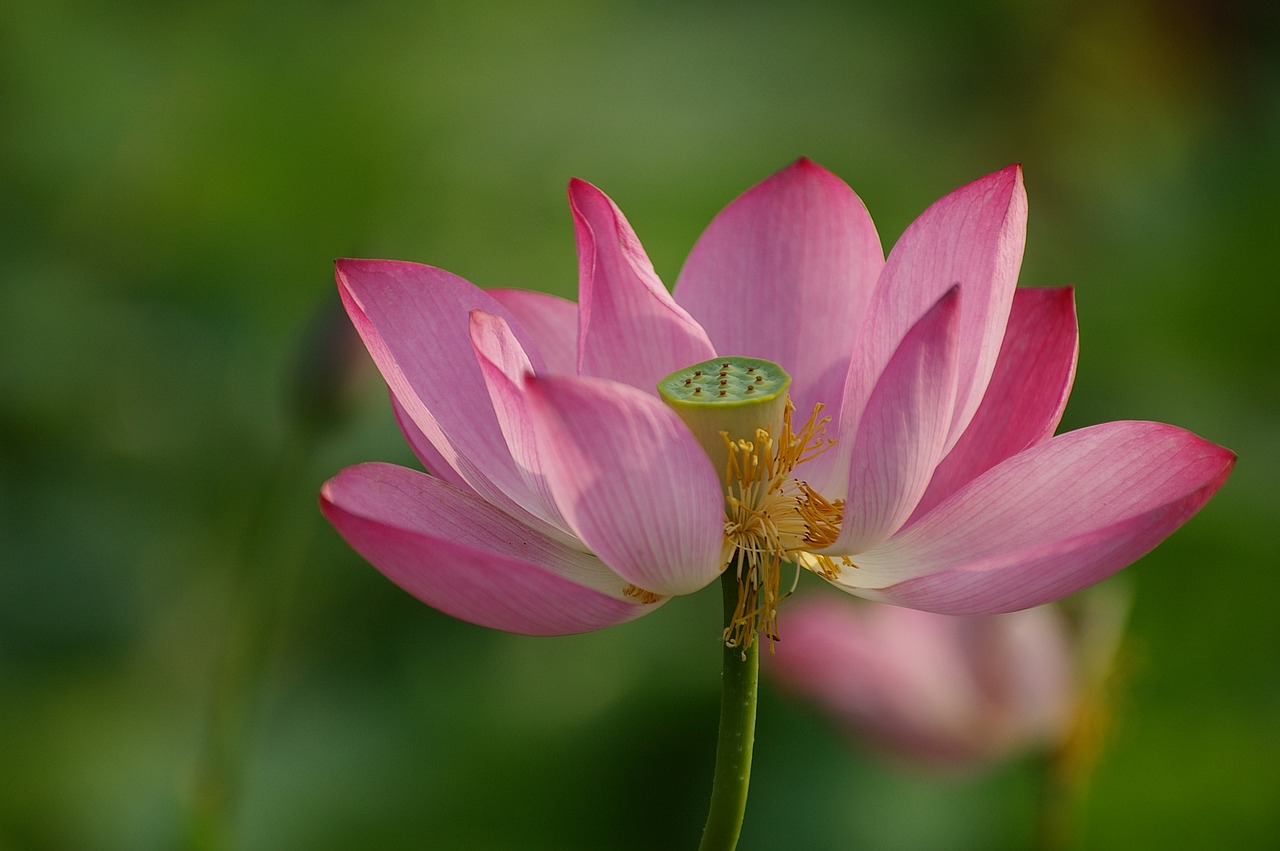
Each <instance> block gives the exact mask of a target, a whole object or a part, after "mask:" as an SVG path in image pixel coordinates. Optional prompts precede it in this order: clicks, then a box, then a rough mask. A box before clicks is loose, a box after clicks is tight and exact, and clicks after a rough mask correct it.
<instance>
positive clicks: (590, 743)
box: [0, 0, 1280, 851]
mask: <svg viewBox="0 0 1280 851" xmlns="http://www.w3.org/2000/svg"><path fill="white" fill-rule="evenodd" d="M1275 8H1276V7H1275V6H1274V4H1272V3H1270V2H1266V0H1214V2H1210V0H1115V2H1109V0H1085V2H1066V1H1065V0H1032V1H1031V2H1019V1H1018V0H1004V1H1003V2H1001V0H985V1H984V2H977V3H970V4H951V3H947V2H941V0H937V2H924V1H923V0H922V1H921V2H913V0H906V2H900V3H887V2H886V3H871V2H852V3H837V2H830V3H823V2H810V0H799V2H792V3H787V4H769V3H763V2H759V3H728V2H679V3H677V2H647V3H642V2H622V0H553V2H549V3H545V4H524V3H519V2H508V3H491V2H476V3H469V4H461V3H436V2H425V3H403V2H389V0H372V2H356V0H348V1H347V2H344V0H329V2H302V0H283V2H278V3H257V2H245V0H223V2H219V3H216V4H212V3H209V4H172V3H161V2H146V1H145V0H115V1H114V2H93V0H43V2H40V3H19V2H9V3H4V4H2V5H0V293H2V294H3V299H2V302H0V304H2V305H3V306H2V308H0V440H3V451H2V453H0V565H2V566H0V848H3V849H6V851H7V849H143V848H157V849H159V848H184V847H187V848H237V849H279V848H309V849H347V848H350V849H355V848H381V849H411V848H412V849H418V848H431V849H521V848H584V849H586V848H590V849H596V848H601V849H609V848H618V849H649V848H667V847H671V848H676V847H693V845H694V844H695V841H696V837H697V835H698V832H699V830H700V827H701V822H702V818H703V815H704V812H705V809H704V808H705V802H706V795H707V792H708V786H709V781H710V773H711V766H712V756H713V750H714V727H715V721H716V713H717V705H718V699H719V695H718V691H717V689H718V660H719V649H718V647H717V645H716V642H715V640H714V634H715V632H716V630H717V629H718V617H719V600H718V595H717V591H716V589H715V588H710V589H708V590H707V591H706V592H704V593H703V594H701V595H698V596H696V597H693V598H689V599H683V600H679V601H676V602H675V603H673V604H672V605H669V606H666V607H664V608H663V609H662V610H660V611H659V612H658V613H656V614H655V615H653V616H651V617H649V618H646V619H643V620H642V621H640V622H637V623H633V624H630V625H627V626H624V627H621V628H617V629H614V630H610V631H607V632H604V633H598V634H594V635H586V636H577V637H571V638H563V639H530V638H520V637H514V636H507V635H503V634H499V633H494V632H489V631H486V630H482V629H479V628H476V627H472V626H469V625H467V624H463V623H459V622H456V621H453V620H451V619H450V618H448V617H446V616H443V615H441V614H439V613H436V612H434V611H431V610H429V609H427V608H425V607H424V606H421V605H420V604H418V603H416V602H415V601H414V600H412V599H411V598H410V597H409V596H408V595H406V594H404V593H403V592H401V591H399V590H397V589H396V588H395V587H393V586H392V585H391V584H390V583H389V582H387V581H386V580H385V579H383V578H382V577H381V575H380V574H378V573H377V572H376V571H375V570H374V569H373V568H371V567H369V566H368V565H366V564H365V563H363V562H362V561H361V560H360V559H359V558H358V557H357V556H355V555H354V554H353V553H352V552H351V551H349V549H348V548H347V547H346V546H345V545H344V544H343V543H342V542H341V541H340V539H339V538H338V537H337V535H336V534H335V533H334V532H333V531H332V530H331V529H330V528H328V526H327V525H326V524H325V523H324V522H323V520H322V519H321V518H320V516H319V513H318V511H317V509H316V496H315V495H316V489H317V488H318V486H319V485H320V483H321V482H322V481H323V480H324V479H325V478H326V477H328V476H329V475H332V474H333V473H334V472H335V471H337V470H338V469H340V468H341V467H342V466H344V465H346V464H350V463H355V462H358V461H362V460H370V459H382V460H390V461H397V462H401V463H405V464H412V463H413V461H412V458H411V456H410V454H409V452H408V450H407V449H406V447H405V446H404V445H403V443H402V441H401V440H400V438H399V436H398V434H397V432H396V429H395V426H394V424H393V421H392V417H391V414H390V412H389V409H388V406H387V403H386V398H385V394H384V391H383V390H382V388H381V387H380V385H379V383H378V380H377V378H376V375H375V374H374V373H373V372H372V370H371V368H370V366H369V365H368V363H367V362H366V360H365V359H364V356H363V354H362V353H361V352H359V351H355V352H352V351H350V350H347V349H345V348H344V342H343V341H344V340H345V339H346V338H344V337H343V336H342V334H341V328H342V326H341V324H337V325H335V324H333V323H332V322H330V321H328V320H326V318H325V317H326V316H328V317H330V318H331V317H332V311H333V308H334V301H335V298H334V287H333V282H332V266H331V264H332V260H333V259H334V258H335V257H339V256H352V255H353V256H381V257H392V258H399V259H412V260H419V261H423V262H429V263H432V264H434V265H439V266H443V267H445V268H448V269H450V270H452V271H454V272H457V273H459V274H461V275H463V276H465V277H467V278H468V279H469V280H471V281H473V282H475V283H477V284H479V285H481V286H506V287H511V286H514V287H527V288H538V289H544V290H547V291H551V292H555V293H560V294H564V295H570V296H572V295H573V294H574V291H575V287H576V260H575V256H574V250H573V239H572V230H571V223H570V217H569V214H568V210H567V204H566V202H565V198H564V186H565V183H566V181H567V179H568V178H569V177H570V176H574V175H576V176H580V177H583V178H586V179H588V180H591V181H592V182H594V183H596V184H597V185H599V186H601V187H602V188H604V189H605V190H606V191H607V192H609V193H610V195H611V196H612V197H613V198H614V199H615V200H616V201H617V202H618V203H619V204H620V205H621V206H622V208H623V209H624V210H625V211H626V212H627V214H628V216H629V217H630V219H631V222H632V224H633V225H634V226H635V228H636V230H637V231H638V233H639V235H640V237H641V239H642V240H643V241H644V243H645V245H646V247H647V249H648V251H649V253H650V256H651V257H652V259H653V260H654V263H655V265H656V267H657V269H658V271H659V273H660V274H661V275H662V276H663V278H664V279H665V280H666V281H668V282H671V281H674V279H675V276H676V273H677V271H678V270H679V267H680V263H681V262H682V259H683V257H684V256H685V254H686V253H687V251H688V249H689V248H690V246H691V245H692V244H693V242H694V240H695V239H696V238H697V236H698V234H699V233H700V232H701V229H702V228H703V227H704V226H705V224H706V223H707V222H708V221H709V220H710V218H711V217H712V216H713V215H714V213H715V212H716V211H717V210H718V209H720V207H722V206H723V205H724V204H725V203H727V202H728V201H729V200H730V199H732V198H733V197H734V196H735V195H737V194H738V193H739V192H741V191H742V190H743V189H745V188H746V187H747V186H749V185H751V184H753V183H755V182H756V181H758V180H760V179H762V178H764V177H765V176H767V175H768V174H770V173H772V172H773V171H774V170H776V169H778V168H780V167H782V166H784V165H785V164H787V163H788V162H790V161H791V160H793V159H794V158H795V157H797V156H799V155H807V156H809V157H811V158H813V159H815V160H817V161H818V162H820V163H822V164H824V165H825V166H827V167H828V168H830V169H832V170H834V171H835V172H836V173H838V174H840V175H841V176H842V177H844V178H845V179H846V180H847V181H848V182H849V183H850V184H851V185H852V186H854V188H855V189H856V190H857V191H858V192H859V194H860V195H861V197H862V198H863V200H864V201H865V202H866V204H867V205H868V207H869V208H870V210H871V212H872V215H873V216H874V217H875V219H876V222H877V225H878V227H879V229H880V233H881V238H882V240H883V242H884V244H885V245H886V247H888V246H890V245H892V243H893V241H894V240H895V239H896V237H897V236H898V234H899V233H900V232H901V231H902V229H903V228H904V227H905V226H906V225H907V224H908V223H909V222H910V221H911V219H912V218H913V217H914V216H915V215H916V214H917V213H919V212H920V211H921V210H922V209H923V208H924V207H925V206H927V205H928V204H929V203H931V202H932V201H933V200H935V199H936V198H938V197H940V196H941V195H942V194H944V193H945V192H947V191H949V190H951V189H953V188H955V187H956V186H959V185H960V184H962V183H965V182H967V181H969V180H971V179H974V178H976V177H978V176H980V175H983V174H986V173H988V172H990V171H993V170H995V169H997V168H999V167H1001V166H1003V165H1005V164H1007V163H1009V162H1013V161H1021V162H1022V163H1023V164H1024V166H1025V170H1026V180H1027V186H1028V191H1029V194H1030V203H1031V207H1030V210H1031V212H1030V230H1029V237H1028V245H1027V253H1026V260H1025V263H1024V266H1023V272H1022V281H1023V283H1024V284H1031V285H1049V284H1062V283H1074V284H1075V285H1076V286H1077V288H1078V289H1077V300H1078V307H1079V315H1080V323H1081V328H1082V333H1081V340H1082V352H1081V357H1080V368H1079V373H1078V378H1077V381H1076V389H1075V393H1074V396H1073V399H1072V402H1071V406H1070V407H1069V409H1068V411H1067V417H1066V421H1065V422H1064V428H1068V427H1077V426H1081V425H1085V424H1089V423H1094V422H1100V421H1104V420H1109V419H1126V418H1134V419H1155V420H1163V421H1167V422H1172V423H1176V424H1179V425H1182V426H1185V427H1187V428H1190V429H1192V430H1194V431H1196V432H1198V433H1200V434H1202V435H1204V436H1206V437H1208V438H1210V439H1212V440H1214V441H1216V442H1219V443H1222V444H1225V445H1227V446H1230V447H1231V448H1233V449H1235V450H1236V451H1237V452H1238V453H1239V454H1240V457H1241V460H1240V463H1239V466H1238V468H1237V470H1236V472H1235V474H1234V476H1233V477H1232V478H1231V480H1230V481H1228V483H1227V485H1226V486H1225V487H1224V488H1223V490H1222V491H1221V493H1220V494H1219V495H1218V496H1217V497H1216V498H1215V499H1214V500H1213V501H1212V502H1211V503H1210V504H1209V506H1208V507H1207V508H1206V509H1205V510H1204V512H1203V513H1202V514H1201V515H1200V516H1198V517H1196V518H1195V519H1194V520H1193V521H1192V522H1191V523H1190V524H1189V525H1188V526H1187V527H1186V528H1185V529H1183V530H1182V531H1180V532H1178V533H1177V534H1176V535H1175V536H1174V537H1173V538H1172V539H1171V540H1169V541H1168V542H1167V543H1165V544H1164V545H1163V546H1161V547H1160V548H1159V549H1157V550H1156V551H1155V552H1154V553H1153V554H1152V555H1150V556H1148V557H1147V558H1146V559H1144V560H1143V561H1142V562H1141V563H1140V564H1138V565H1137V566H1135V567H1133V568H1132V569H1130V570H1129V571H1127V573H1126V575H1127V577H1128V579H1129V581H1130V583H1131V586H1132V588H1133V590H1134V594H1135V605H1134V610H1133V615H1132V621H1131V629H1130V633H1129V638H1128V644H1127V645H1126V648H1127V649H1126V659H1127V660H1128V661H1127V662H1126V664H1125V669H1124V677H1123V683H1122V688H1121V689H1120V694H1119V697H1118V699H1117V701H1116V703H1115V711H1114V713H1113V716H1114V717H1113V719H1112V721H1113V723H1112V725H1111V731H1110V734H1109V736H1108V739H1107V747H1106V749H1105V751H1104V752H1103V754H1102V756H1101V759H1100V762H1099V764H1098V766H1097V770H1096V773H1095V775H1094V778H1093V782H1092V785H1091V786H1090V788H1089V792H1088V796H1087V798H1086V799H1085V801H1084V802H1083V805H1082V807H1081V809H1080V813H1079V819H1078V822H1077V838H1076V839H1077V844H1078V846H1079V847H1082V848H1084V847H1087V848H1123V849H1131V848H1161V847H1178V848H1223V847H1231V848H1271V847H1277V846H1276V844H1275V843H1276V842H1277V839H1278V838H1280V617H1277V615H1276V609H1277V605H1276V598H1277V572H1276V568H1277V566H1278V565H1277V558H1276V547H1275V530H1276V518H1277V517H1278V516H1280V496H1278V489H1277V487H1276V482H1277V481H1280V441H1278V439H1280V425H1278V423H1280V404H1277V388H1280V369H1278V368H1277V365H1278V363H1280V342H1278V339H1280V338H1278V337H1277V334H1276V330H1275V323H1276V316H1277V315H1280V294H1278V293H1280V288H1278V287H1277V269H1280V238H1278V237H1277V233H1278V232H1280V205H1278V204H1277V197H1280V196H1278V194H1277V193H1278V190H1280V61H1278V59H1280V40H1278V38H1280V36H1278V27H1277V14H1276V12H1275ZM326 323H327V324H326ZM300 365H301V368H300ZM783 616H784V626H785V610H784V612H783ZM1033 773H1034V772H1033V768H1032V767H1031V764H1030V761H1023V762H1015V763H1011V764H1007V765H1002V766H997V767H995V768H993V769H991V770H990V771H987V772H984V773H979V774H976V775H972V776H966V777H962V778H954V777H936V776H928V775H919V774H916V773H913V772H912V771H910V770H908V769H906V768H904V767H903V766H900V765H890V764H886V763H884V762H881V761H878V760H876V759H874V758H873V757H872V756H871V755H870V754H868V753H867V752H865V751H863V750H860V749H859V748H858V747H856V746H853V745H851V744H850V743H848V742H847V741H846V740H844V739H842V738H840V737H838V736H836V735H835V734H833V732H832V731H830V730H829V729H828V728H827V727H826V726H825V725H824V724H823V722H822V721H821V720H819V719H818V718H817V717H816V716H815V715H814V714H813V713H812V712H811V711H809V710H808V709H807V708H805V707H802V706H798V705H796V704H795V703H794V702H792V701H790V700H787V699H785V698H784V697H782V696H779V695H777V694H776V693H774V692H773V691H770V690H766V691H765V693H764V695H763V697H762V706H761V715H760V722H759V745H758V748H757V753H756V772H755V777H754V782H753V786H752V799H751V803H750V807H749V812H748V816H747V821H746V832H745V838H744V841H743V843H742V848H744V849H775V848H812V849H837V848H839V849H844V848H853V847H860V848H869V849H914V848H931V849H951V848H956V849H959V848H1020V847H1026V846H1027V845H1028V844H1029V843H1030V841H1031V836H1032V833H1033V828H1032V825H1033V822H1034V811H1035V791H1034V788H1035V785H1034V776H1033Z"/></svg>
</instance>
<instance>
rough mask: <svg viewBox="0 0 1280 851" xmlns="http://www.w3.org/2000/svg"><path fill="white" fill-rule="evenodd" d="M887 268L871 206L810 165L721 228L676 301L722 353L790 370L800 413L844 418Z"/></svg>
mask: <svg viewBox="0 0 1280 851" xmlns="http://www.w3.org/2000/svg"><path fill="white" fill-rule="evenodd" d="M883 266H884V251H883V250H882V249H881V247H880V238H879V236H878V235H877V234H876V229H875V225H874V224H872V222H871V217H870V216H869V215H868V214H867V210H866V207H864V206H863V204H862V201H861V200H860V199H859V198H858V196H857V195H855V194H854V192H853V190H852V189H850V188H849V187H848V186H847V185H846V184H845V183H844V181H842V180H841V179H840V178H838V177H836V176H835V175H834V174H832V173H831V172H829V171H827V170H826V169H824V168H822V167H821V166H819V165H815V164H814V163H813V162H810V161H809V160H807V159H801V160H798V161H797V162H795V163H793V164H792V165H790V166H788V167H787V168H785V169H783V170H782V171H780V172H778V173H777V174H775V175H773V176H772V177H770V178H768V179H767V180H765V181H764V182H763V183H760V184H758V185H756V186H755V187H753V188H751V189H749V190H747V191H746V192H745V193H743V194H742V195H741V196H739V197H738V198H737V199H736V200H735V201H733V203H731V204H729V206H728V207H726V208H725V209H724V210H722V211H721V212H720V214H719V215H718V216H716V217H715V219H713V220H712V222H711V224H710V225H709V226H708V227H707V229H706V231H705V232H704V233H703V234H702V236H701V238H699V239H698V243H697V244H696V245H695V246H694V247H693V251H692V253H691V254H690V255H689V259H688V260H687V261H686V262H685V265H684V268H683V269H682V270H681V271H680V277H679V279H678V280H677V282H676V287H675V295H676V300H677V301H678V302H680V304H681V305H683V306H684V307H685V308H686V309H687V310H688V311H689V313H690V314H692V315H693V316H694V317H695V318H696V319H697V320H698V321H699V322H700V323H701V324H702V327H703V328H705V329H706V330H707V334H708V335H709V336H710V338H711V341H712V343H714V344H715V347H716V351H718V352H721V353H724V354H731V355H750V356H752V357H760V358H767V359H768V360H771V361H774V362H775V363H778V364H781V365H782V367H783V368H784V369H785V370H787V372H788V373H790V375H791V376H792V379H793V383H792V385H791V396H792V399H793V401H794V402H795V404H796V409H797V410H798V411H799V412H801V413H802V414H804V415H806V416H807V415H808V413H809V412H810V411H812V410H813V406H814V404H815V403H816V402H822V403H824V404H825V405H826V406H827V408H828V411H829V412H831V413H838V412H839V407H838V406H839V403H840V395H841V393H842V392H843V386H844V377H845V373H846V372H847V371H848V364H849V356H850V354H851V353H852V352H853V343H854V338H855V336H856V334H857V331H858V328H859V326H860V325H861V323H862V319H863V316H864V314H865V313H866V310H867V305H868V303H869V302H870V300H871V294H872V292H873V290H874V289H875V283H876V278H877V276H878V275H879V274H880V270H881V268H882V267H883Z"/></svg>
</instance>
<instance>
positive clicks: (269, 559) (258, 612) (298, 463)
mask: <svg viewBox="0 0 1280 851" xmlns="http://www.w3.org/2000/svg"><path fill="white" fill-rule="evenodd" d="M313 445H314V435H312V434H311V433H310V431H309V430H308V429H306V428H298V427H296V426H295V427H293V428H291V429H289V430H288V431H287V432H286V434H285V436H284V444H283V446H282V448H281V449H280V451H279V452H278V454H277V456H276V459H275V461H274V464H273V469H271V470H270V472H269V473H268V474H267V476H266V477H265V484H264V486H263V487H262V489H261V491H259V493H258V495H257V498H256V500H255V502H254V504H253V505H252V506H251V507H250V512H249V516H248V521H247V523H246V526H245V528H244V533H243V537H242V538H241V540H240V543H239V546H238V548H237V558H236V564H235V565H234V568H233V571H232V576H231V588H230V593H229V602H230V608H229V611H228V613H227V628H226V632H225V634H224V645H223V650H222V660H221V665H220V668H219V670H218V672H217V680H216V682H215V683H214V687H213V694H212V696H211V701H210V707H209V714H208V716H207V721H206V728H205V739H204V746H203V747H202V749H201V751H200V753H199V755H198V760H197V764H196V769H195V788H194V793H193V797H192V801H191V804H190V811H189V813H188V816H187V824H186V835H185V847H187V848H189V849H191V851H219V849H223V848H229V847H231V845H232V844H233V843H232V841H231V827H232V822H233V820H234V811H235V808H236V804H237V799H238V798H239V791H240V785H241V780H242V775H243V773H244V762H245V752H246V744H247V734H248V728H249V721H250V714H251V710H252V707H253V702H254V697H255V695H256V693H257V691H258V689H259V686H260V684H261V680H262V675H263V672H264V670H265V668H266V667H267V659H268V656H269V655H270V654H269V650H270V647H271V645H272V644H273V642H274V640H276V639H278V637H279V636H278V635H277V633H278V631H279V628H280V625H281V622H282V619H283V615H284V612H283V606H284V603H285V596H286V589H287V588H288V586H289V585H291V584H292V578H293V575H294V572H295V570H294V568H295V567H296V562H297V560H298V554H297V553H296V552H294V551H290V552H287V553H286V552H284V551H282V546H281V545H282V544H283V545H284V546H286V547H289V548H290V550H294V549H295V548H296V547H298V546H301V545H302V541H301V540H289V541H284V540H283V539H282V538H281V537H277V536H279V535H280V534H281V533H280V529H279V527H280V526H282V525H285V524H282V523H281V522H280V521H281V519H282V512H281V511H280V510H279V509H280V506H281V503H282V502H283V501H284V500H285V499H287V498H289V496H290V495H291V494H292V493H293V491H294V489H295V487H296V484H297V482H298V480H299V478H300V476H301V474H302V471H303V470H305V468H306V464H307V462H308V459H309V458H310V456H311V449H312V446H313ZM290 531H293V530H292V529H290ZM286 535H287V533H286Z"/></svg>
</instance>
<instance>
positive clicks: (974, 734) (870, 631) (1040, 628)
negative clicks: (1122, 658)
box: [768, 587, 1126, 769]
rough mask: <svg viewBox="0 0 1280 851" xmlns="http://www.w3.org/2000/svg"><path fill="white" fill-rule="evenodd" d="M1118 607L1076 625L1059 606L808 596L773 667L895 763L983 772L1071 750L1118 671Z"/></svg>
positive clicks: (795, 611)
mask: <svg viewBox="0 0 1280 851" xmlns="http://www.w3.org/2000/svg"><path fill="white" fill-rule="evenodd" d="M1097 590H1098V591H1103V590H1110V589H1107V588H1105V587H1104V588H1100V589H1097ZM1116 603H1117V601H1116V599H1115V598H1114V597H1113V596H1112V595H1104V596H1099V595H1097V594H1091V595H1090V596H1088V599H1086V600H1085V604H1086V608H1087V609H1092V610H1093V611H1086V612H1084V613H1083V614H1084V615H1085V617H1083V618H1081V619H1080V623H1078V624H1077V626H1076V628H1075V629H1072V628H1071V627H1070V625H1069V624H1068V622H1067V619H1066V618H1065V617H1064V616H1063V613H1062V612H1061V611H1059V609H1058V608H1057V607H1056V606H1052V605H1049V606H1038V607H1036V608H1032V609H1027V610H1025V611H1020V612H1012V613H1009V614H1002V615H987V616H978V617H949V616H947V615H936V614H932V613H930V612H920V611H914V610H912V609H905V608H900V607H897V606H878V605H873V604H866V605H848V604H842V601H838V600H834V599H830V598H827V599H817V598H813V599H806V600H801V601H799V602H797V603H796V604H795V605H794V606H791V607H790V608H789V609H788V611H787V636H786V640H785V641H782V642H780V643H779V644H778V645H777V646H776V652H775V653H774V654H772V655H771V656H769V658H768V661H769V663H770V664H769V665H768V671H769V673H770V674H771V675H772V677H773V679H774V680H775V681H776V682H778V683H779V684H780V685H782V686H783V687H784V688H785V689H786V690H788V691H790V692H791V693H792V694H794V695H795V696H797V697H800V698H802V699H804V700H806V701H808V702H810V703H812V704H814V705H815V706H816V707H817V708H819V709H820V710H821V711H822V713H823V714H824V715H826V716H828V717H829V718H830V719H831V720H832V721H834V722H835V723H836V725H837V726H838V727H839V728H840V729H841V730H842V731H843V732H846V733H849V734H851V735H853V736H854V737H856V738H859V739H861V740H863V741H865V742H867V743H868V744H870V745H872V746H873V747H875V748H876V749H877V750H879V751H881V752H882V753H885V754H886V755H889V756H892V757H895V758H897V759H900V760H903V761H905V762H907V763H910V764H915V765H923V766H926V767H931V768H932V767H946V768H950V769H961V768H978V767H981V766H983V765H987V764H990V763H992V762H995V761H998V760H1000V759H1004V758H1007V757H1011V756H1014V755H1016V754H1017V753H1018V752H1021V751H1028V750H1033V749H1042V750H1052V749H1056V748H1059V747H1063V746H1064V745H1065V743H1066V740H1067V738H1068V736H1069V735H1070V734H1071V733H1072V728H1073V725H1074V724H1076V723H1079V722H1080V721H1081V720H1082V719H1081V718H1079V717H1077V716H1078V714H1079V713H1085V712H1088V711H1089V707H1090V705H1091V704H1092V702H1093V701H1095V700H1097V692H1098V691H1099V690H1100V688H1101V685H1102V682H1101V681H1102V680H1103V679H1105V676H1106V674H1107V672H1109V671H1110V668H1111V665H1112V663H1113V657H1114V655H1115V651H1116V647H1117V645H1118V643H1119V635H1120V629H1119V625H1120V622H1121V621H1122V620H1123V616H1124V611H1123V610H1124V609H1125V608H1126V606H1125V605H1124V603H1123V601H1121V602H1120V604H1119V605H1116ZM1100 610H1101V611H1100ZM1099 615H1101V617H1099ZM1099 621H1101V622H1099Z"/></svg>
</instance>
